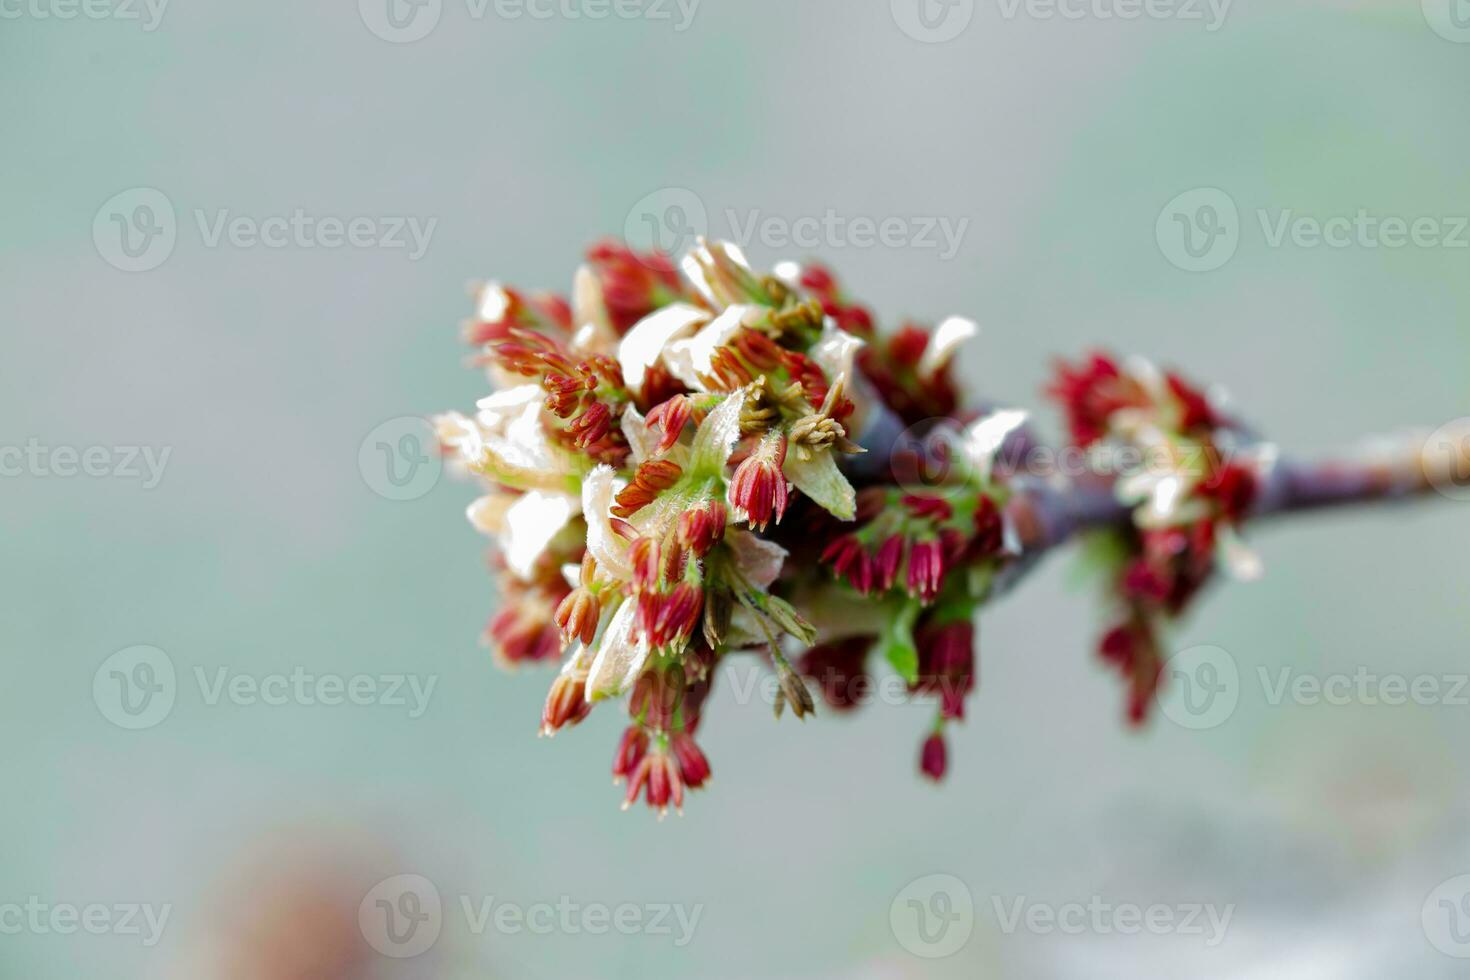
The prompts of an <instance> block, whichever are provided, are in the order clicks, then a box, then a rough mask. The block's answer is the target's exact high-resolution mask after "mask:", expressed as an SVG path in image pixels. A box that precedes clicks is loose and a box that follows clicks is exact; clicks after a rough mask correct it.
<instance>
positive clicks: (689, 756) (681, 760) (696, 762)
mask: <svg viewBox="0 0 1470 980" xmlns="http://www.w3.org/2000/svg"><path fill="white" fill-rule="evenodd" d="M669 747H670V748H671V749H672V750H673V753H674V759H675V760H676V761H677V762H678V764H679V778H680V779H681V780H682V781H683V783H684V785H685V786H687V787H688V788H689V789H698V788H699V787H701V786H703V785H704V784H705V783H707V782H709V778H710V768H709V760H708V759H706V758H705V757H704V752H703V751H701V750H700V748H699V746H698V745H697V744H695V742H694V736H693V735H690V734H689V733H688V732H675V733H674V734H673V735H672V736H670V738H669Z"/></svg>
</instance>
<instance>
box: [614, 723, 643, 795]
mask: <svg viewBox="0 0 1470 980" xmlns="http://www.w3.org/2000/svg"><path fill="white" fill-rule="evenodd" d="M647 752H648V730H647V729H645V728H644V727H643V726H642V725H639V724H633V725H629V726H628V727H627V728H626V729H624V731H623V737H622V740H621V741H619V742H618V751H617V753H616V754H615V755H614V756H613V768H612V774H613V784H614V785H616V784H619V783H621V782H622V781H623V780H624V779H626V778H628V776H630V775H632V773H633V770H635V769H637V768H638V763H640V762H642V761H643V756H644V755H645V754H646V753H647Z"/></svg>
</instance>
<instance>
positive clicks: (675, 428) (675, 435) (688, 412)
mask: <svg viewBox="0 0 1470 980" xmlns="http://www.w3.org/2000/svg"><path fill="white" fill-rule="evenodd" d="M693 415H694V402H693V400H691V399H690V398H689V396H688V395H675V396H674V397H673V398H670V399H668V400H667V401H663V402H660V403H659V404H657V405H655V406H654V407H653V408H652V409H650V410H649V412H648V418H647V424H648V427H649V428H650V429H658V430H659V439H658V443H657V447H656V450H655V451H656V452H658V453H666V452H668V451H669V450H670V449H672V448H674V444H675V443H677V442H678V441H679V435H680V434H681V433H682V432H683V431H684V426H685V425H686V424H687V423H688V422H689V419H690V418H691V417H692V416H693Z"/></svg>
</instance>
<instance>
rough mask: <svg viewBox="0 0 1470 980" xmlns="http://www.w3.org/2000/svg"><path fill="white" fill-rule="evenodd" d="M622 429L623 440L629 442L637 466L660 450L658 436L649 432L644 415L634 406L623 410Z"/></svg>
mask: <svg viewBox="0 0 1470 980" xmlns="http://www.w3.org/2000/svg"><path fill="white" fill-rule="evenodd" d="M622 429H623V438H625V439H627V440H628V448H629V449H630V450H632V453H633V462H634V463H635V464H637V463H642V462H643V461H644V460H645V459H648V458H649V457H650V456H652V455H653V451H654V450H655V449H657V448H658V436H656V435H654V434H653V433H652V432H650V431H649V430H648V422H647V421H646V420H645V419H644V418H643V413H642V412H640V411H638V409H636V408H634V407H633V406H632V405H629V406H627V407H626V408H624V409H623V418H622Z"/></svg>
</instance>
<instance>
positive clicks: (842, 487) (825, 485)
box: [781, 449, 857, 521]
mask: <svg viewBox="0 0 1470 980" xmlns="http://www.w3.org/2000/svg"><path fill="white" fill-rule="evenodd" d="M799 455H800V454H799V453H797V452H795V451H793V452H789V453H787V454H786V464H785V465H784V466H782V467H781V472H782V473H784V474H785V475H786V479H788V480H790V481H791V482H792V483H793V484H795V485H796V489H798V490H800V491H801V492H802V493H804V494H806V495H807V496H808V497H810V498H812V500H814V501H816V502H817V503H818V504H820V505H821V507H822V508H823V509H824V510H826V511H827V513H829V514H831V515H832V516H833V517H836V518H837V519H838V520H843V521H850V520H852V519H853V515H854V514H855V513H856V511H857V493H856V492H855V491H854V490H853V489H852V484H851V483H848V482H847V477H845V476H843V475H842V471H841V470H839V469H838V468H837V462H836V461H835V460H834V459H833V458H832V451H831V450H830V449H817V450H814V451H812V453H811V454H810V455H809V456H808V457H807V458H806V459H798V458H797V457H798V456H799Z"/></svg>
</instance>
